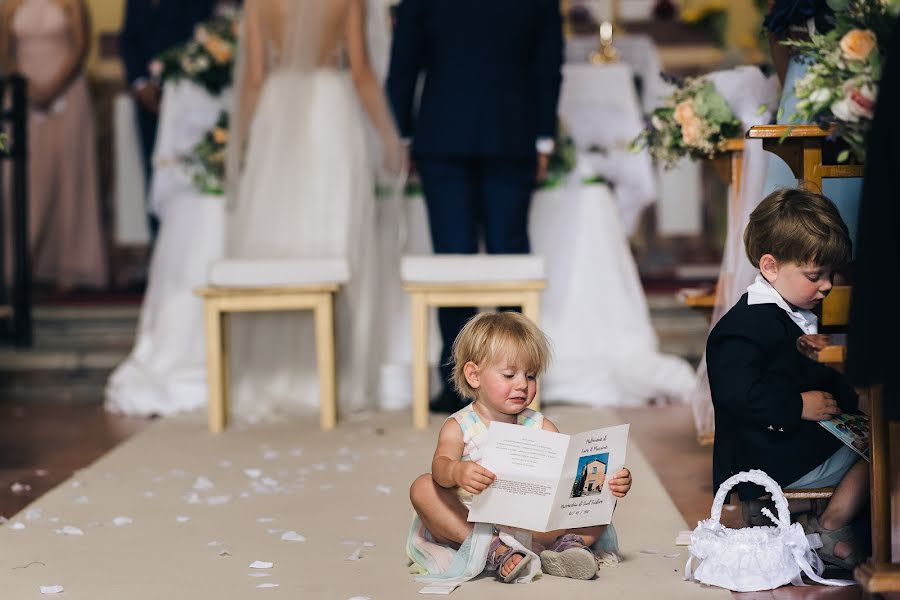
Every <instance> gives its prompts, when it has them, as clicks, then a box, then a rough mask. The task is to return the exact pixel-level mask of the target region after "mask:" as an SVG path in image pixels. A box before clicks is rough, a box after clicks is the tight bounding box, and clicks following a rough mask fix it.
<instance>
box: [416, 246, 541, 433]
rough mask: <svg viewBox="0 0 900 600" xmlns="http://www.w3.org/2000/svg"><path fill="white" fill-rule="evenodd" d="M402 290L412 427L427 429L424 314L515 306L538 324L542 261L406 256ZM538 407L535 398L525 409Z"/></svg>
mask: <svg viewBox="0 0 900 600" xmlns="http://www.w3.org/2000/svg"><path fill="white" fill-rule="evenodd" d="M400 271H401V279H402V280H403V288H404V289H405V290H406V291H407V292H408V293H409V295H410V302H411V310H410V318H411V321H412V323H411V329H412V380H413V381H412V383H413V426H414V427H415V428H417V429H424V428H426V427H427V426H428V369H429V365H428V309H429V308H431V307H435V308H440V307H450V306H482V307H485V306H487V307H497V306H520V307H521V308H522V314H523V315H525V316H526V317H528V318H529V319H531V320H532V321H533V322H534V323H539V321H540V293H541V290H543V289H544V288H545V287H546V285H547V284H546V280H545V278H544V261H543V259H542V258H541V257H539V256H529V255H485V254H471V255H459V254H454V255H446V254H443V255H431V256H406V257H404V258H403V260H402V263H401V267H400ZM539 406H540V402H539V398H538V396H535V398H534V402H532V404H531V408H533V409H535V410H537V409H538V407H539Z"/></svg>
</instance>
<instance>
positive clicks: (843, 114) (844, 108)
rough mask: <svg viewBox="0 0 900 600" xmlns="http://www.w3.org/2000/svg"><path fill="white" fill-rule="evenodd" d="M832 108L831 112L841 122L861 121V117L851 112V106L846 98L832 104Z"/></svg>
mask: <svg viewBox="0 0 900 600" xmlns="http://www.w3.org/2000/svg"><path fill="white" fill-rule="evenodd" d="M830 108H831V112H832V113H834V116H835V117H837V118H838V119H840V120H841V121H846V122H848V123H856V122H857V121H858V120H859V117H858V116H857V115H855V114H853V112H852V111H851V110H850V105H849V102H848V101H847V99H846V98H841V99H840V100H838V101H837V102H832V103H831V107H830Z"/></svg>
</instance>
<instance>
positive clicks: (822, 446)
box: [706, 189, 869, 568]
mask: <svg viewBox="0 0 900 600" xmlns="http://www.w3.org/2000/svg"><path fill="white" fill-rule="evenodd" d="M744 246H745V249H746V251H747V257H748V258H749V259H750V262H751V263H753V264H754V265H755V266H757V267H758V268H759V271H760V274H759V275H758V276H757V278H756V281H755V282H754V283H753V284H752V285H751V286H750V287H748V288H747V293H746V294H744V295H743V296H742V297H741V299H740V300H739V301H738V303H737V304H736V305H735V306H734V307H732V308H731V310H729V311H728V312H727V313H726V314H725V315H724V316H723V317H722V319H721V320H720V321H719V322H718V323H717V324H716V326H715V327H714V328H713V330H712V332H710V335H709V340H708V341H707V350H706V357H707V365H708V369H709V383H710V388H711V390H712V400H713V406H714V408H715V412H716V439H715V446H714V449H713V484H714V486H715V489H718V487H719V485H720V484H721V483H722V482H723V481H725V480H726V479H727V478H728V477H730V476H731V475H733V474H735V473H738V472H740V471H746V470H748V469H762V470H763V471H765V472H766V473H768V474H769V476H771V477H772V478H773V479H774V480H775V481H777V482H778V484H779V485H781V486H782V487H783V488H818V487H832V486H836V487H835V492H834V495H833V496H832V498H831V499H830V501H829V503H828V506H827V507H826V508H825V510H824V511H823V512H822V513H821V514H820V515H818V516H812V517H810V519H809V522H808V530H809V531H808V532H812V531H815V532H817V533H819V534H820V535H821V536H822V540H823V543H824V547H823V548H822V550H821V551H820V555H821V556H822V558H823V560H826V561H828V562H831V563H833V564H837V565H839V566H842V567H845V568H852V567H853V566H855V565H856V564H858V563H859V562H861V560H862V555H861V551H860V544H858V543H856V542H854V541H853V539H852V534H851V532H850V528H849V524H850V522H851V520H852V519H853V518H854V517H855V516H856V515H857V513H858V512H859V510H860V508H861V507H862V506H863V504H864V502H865V500H866V498H867V493H868V487H869V482H868V466H867V464H866V463H865V461H863V460H862V459H860V458H859V456H858V455H857V454H856V453H854V452H853V451H852V450H851V449H850V448H848V447H846V446H845V445H844V444H842V443H841V442H840V441H839V440H838V439H837V438H836V437H835V436H833V435H832V434H831V433H829V432H828V431H826V430H825V429H824V428H823V427H821V426H820V425H819V424H818V421H826V420H828V419H831V418H832V417H834V416H835V415H838V414H840V413H841V412H842V411H855V410H856V406H857V399H856V394H855V393H854V391H853V388H852V386H851V385H850V384H849V382H848V381H847V380H846V379H845V378H844V377H843V375H841V374H840V373H839V372H837V371H835V370H833V369H831V368H829V367H826V366H824V365H822V364H820V363H817V362H815V361H813V360H811V359H809V358H807V357H806V356H804V355H803V354H801V353H800V352H799V351H798V350H797V340H798V338H800V336H802V335H804V334H815V333H817V327H818V321H817V318H816V316H815V315H814V314H813V313H812V312H811V311H812V309H813V308H815V307H816V306H817V305H818V304H819V303H820V302H821V301H822V299H823V298H824V297H825V296H826V295H827V294H828V292H829V291H830V290H831V287H832V282H831V281H832V277H833V274H834V272H835V270H837V269H840V268H841V267H843V266H845V265H846V264H847V263H848V262H849V261H850V249H851V243H850V237H849V235H848V233H847V226H846V225H845V224H844V222H843V221H842V220H841V217H840V215H839V214H838V211H837V209H836V208H835V207H834V204H832V202H831V201H830V200H828V199H827V198H825V197H824V196H822V195H820V194H816V193H812V192H808V191H804V190H798V189H782V190H778V191H775V192H773V193H772V194H770V195H769V196H767V197H766V198H765V199H764V200H763V201H762V203H760V205H759V206H758V207H757V208H756V210H754V211H753V213H751V215H750V222H749V224H748V225H747V229H746V230H745V232H744ZM736 490H737V491H738V494H739V495H740V498H741V499H742V500H748V499H753V498H757V497H758V496H760V495H762V494H763V493H764V491H763V490H761V488H759V487H758V486H755V485H751V484H742V486H738V487H737V488H736Z"/></svg>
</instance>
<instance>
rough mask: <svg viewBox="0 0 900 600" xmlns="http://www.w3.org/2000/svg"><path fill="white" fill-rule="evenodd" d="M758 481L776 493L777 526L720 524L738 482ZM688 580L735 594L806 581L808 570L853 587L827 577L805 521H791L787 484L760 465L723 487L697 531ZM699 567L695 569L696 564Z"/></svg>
mask: <svg viewBox="0 0 900 600" xmlns="http://www.w3.org/2000/svg"><path fill="white" fill-rule="evenodd" d="M743 482H749V483H755V484H757V485H760V486H762V487H764V488H766V491H768V492H769V493H771V494H772V499H773V500H774V501H775V507H776V509H777V510H778V517H777V518H776V517H775V515H773V514H772V512H771V511H770V510H769V509H768V508H763V514H765V515H766V516H767V517H769V518H770V519H771V520H772V522H773V523H774V525H770V526H765V527H745V528H743V529H729V528H727V527H725V526H724V525H722V523H720V522H719V518H720V517H721V515H722V505H723V504H724V503H725V497H726V496H727V495H728V492H730V491H731V488H732V487H734V486H735V485H736V484H738V483H743ZM688 551H689V553H690V554H689V556H688V561H687V564H686V565H685V567H684V578H685V579H687V580H690V579H695V580H697V581H699V582H701V583H706V584H709V585H715V586H719V587H723V588H726V589H729V590H732V591H735V592H755V591H760V590H773V589H775V588H777V587H781V586H782V585H786V584H788V583H791V584H793V585H806V584H805V583H804V582H803V578H802V574H804V573H805V574H806V576H807V577H809V578H810V579H812V580H813V581H815V582H816V583H821V584H824V585H836V586H843V585H853V584H854V583H855V582H854V581H849V580H846V579H823V578H822V577H820V575H821V574H822V572H823V571H824V565H823V564H822V561H821V559H819V557H818V555H817V554H816V553H815V552H814V551H813V549H812V548H811V547H810V545H809V540H808V539H807V537H806V534H805V533H804V532H803V527H802V526H801V525H800V524H799V523H794V524H793V525H792V524H791V514H790V511H789V510H788V503H787V499H786V498H785V497H784V494H783V493H782V491H781V487H780V486H779V485H778V484H777V483H776V482H775V481H774V480H773V479H772V478H771V477H769V476H768V475H766V473H764V472H763V471H760V470H758V469H753V470H752V471H746V472H742V473H738V474H737V475H734V476H732V477H730V478H729V479H728V480H726V481H725V482H723V483H722V485H721V486H719V490H718V492H716V497H715V500H713V505H712V510H711V511H710V518H709V519H707V520H705V521H700V522H699V523H698V524H697V528H696V529H694V531H693V532H692V533H691V544H690V546H689V547H688ZM695 560H696V561H697V566H696V567H695V568H693V569H692V566H693V565H692V563H693V562H694V561H695Z"/></svg>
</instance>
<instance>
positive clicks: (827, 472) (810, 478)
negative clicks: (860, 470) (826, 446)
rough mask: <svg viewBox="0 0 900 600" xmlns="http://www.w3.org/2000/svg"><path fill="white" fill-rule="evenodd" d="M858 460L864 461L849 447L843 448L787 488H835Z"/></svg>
mask: <svg viewBox="0 0 900 600" xmlns="http://www.w3.org/2000/svg"><path fill="white" fill-rule="evenodd" d="M858 460H863V459H862V457H860V455H859V454H857V453H856V452H854V451H853V450H851V449H850V448H849V447H848V446H841V447H840V448H839V449H838V451H837V452H835V453H834V454H832V455H831V456H830V457H828V460H826V461H825V462H823V463H822V464H821V465H819V466H818V467H816V468H815V469H813V470H812V471H810V472H809V473H807V474H806V475H804V476H803V477H801V478H800V479H798V480H797V481H795V482H794V483H792V484H790V485H788V486H785V487H788V488H791V489H796V488H799V489H809V488H823V487H834V486H836V485H837V484H838V483H840V481H841V479H843V478H844V475H845V474H846V473H847V471H849V470H850V467H852V466H853V465H854V464H856V461H858Z"/></svg>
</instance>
